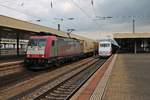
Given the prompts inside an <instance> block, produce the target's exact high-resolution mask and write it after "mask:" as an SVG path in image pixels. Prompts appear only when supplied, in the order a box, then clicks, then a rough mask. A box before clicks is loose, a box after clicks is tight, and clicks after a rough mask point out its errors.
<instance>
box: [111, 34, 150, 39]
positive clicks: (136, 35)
mask: <svg viewBox="0 0 150 100" xmlns="http://www.w3.org/2000/svg"><path fill="white" fill-rule="evenodd" d="M113 37H114V38H116V39H122V38H150V33H115V34H113Z"/></svg>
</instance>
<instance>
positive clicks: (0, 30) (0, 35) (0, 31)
mask: <svg viewBox="0 0 150 100" xmlns="http://www.w3.org/2000/svg"><path fill="white" fill-rule="evenodd" d="M1 41H2V29H1V28H0V56H1V55H2V53H1V51H2V50H1V48H2V44H1Z"/></svg>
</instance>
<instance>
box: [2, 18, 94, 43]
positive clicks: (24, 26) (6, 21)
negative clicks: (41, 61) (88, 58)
mask: <svg viewBox="0 0 150 100" xmlns="http://www.w3.org/2000/svg"><path fill="white" fill-rule="evenodd" d="M0 29H1V31H6V30H12V31H16V30H17V31H20V32H22V33H25V34H32V33H36V32H48V33H51V34H55V35H58V36H63V37H69V36H68V34H67V33H66V32H63V31H58V30H56V29H53V28H50V27H46V26H41V25H37V24H34V23H30V22H26V21H22V20H18V19H14V18H10V17H7V16H3V15H0ZM12 33H13V32H12ZM70 36H71V38H77V39H80V40H88V41H93V40H92V39H88V38H85V37H82V36H79V35H75V34H70Z"/></svg>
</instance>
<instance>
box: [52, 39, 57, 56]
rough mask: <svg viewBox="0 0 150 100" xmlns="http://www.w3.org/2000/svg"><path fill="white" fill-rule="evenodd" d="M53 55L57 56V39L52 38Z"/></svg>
mask: <svg viewBox="0 0 150 100" xmlns="http://www.w3.org/2000/svg"><path fill="white" fill-rule="evenodd" d="M51 53H52V57H55V56H57V40H52V52H51Z"/></svg>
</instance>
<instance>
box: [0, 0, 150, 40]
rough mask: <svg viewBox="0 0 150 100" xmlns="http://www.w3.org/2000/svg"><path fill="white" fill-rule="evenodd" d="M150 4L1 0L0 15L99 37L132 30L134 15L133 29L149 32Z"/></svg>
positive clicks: (145, 0) (140, 0) (141, 0)
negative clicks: (133, 24) (59, 26)
mask: <svg viewBox="0 0 150 100" xmlns="http://www.w3.org/2000/svg"><path fill="white" fill-rule="evenodd" d="M149 4H150V0H0V14H1V15H6V16H10V17H14V18H17V19H21V20H25V21H29V22H32V23H36V24H40V25H44V26H48V27H52V28H55V29H57V24H58V23H60V25H61V30H62V31H67V29H75V31H74V32H73V33H77V34H79V35H83V36H87V37H89V38H96V39H98V38H99V37H100V36H101V35H105V34H107V33H116V32H132V19H133V18H134V19H135V31H136V32H150V6H149ZM104 17H105V18H104ZM107 17H109V18H107ZM69 18H73V19H72V20H70V19H69ZM61 19H63V20H61ZM37 20H38V21H37ZM39 20H40V21H39Z"/></svg>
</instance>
